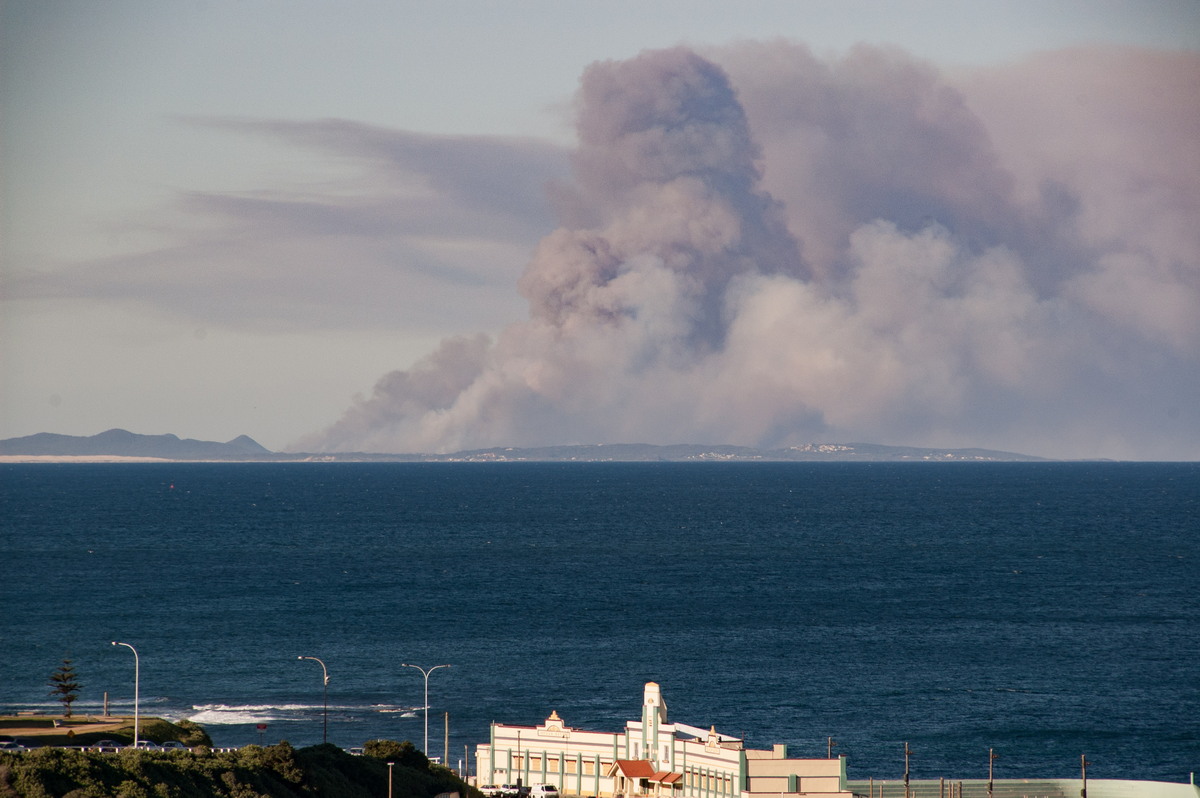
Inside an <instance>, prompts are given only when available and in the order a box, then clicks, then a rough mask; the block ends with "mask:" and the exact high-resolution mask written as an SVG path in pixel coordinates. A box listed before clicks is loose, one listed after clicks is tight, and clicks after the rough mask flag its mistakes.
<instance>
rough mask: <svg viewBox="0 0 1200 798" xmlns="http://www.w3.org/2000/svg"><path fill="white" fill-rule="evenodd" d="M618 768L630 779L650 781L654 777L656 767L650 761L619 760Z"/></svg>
mask: <svg viewBox="0 0 1200 798" xmlns="http://www.w3.org/2000/svg"><path fill="white" fill-rule="evenodd" d="M616 765H617V768H618V769H619V770H620V771H621V775H622V776H624V777H625V778H629V779H649V778H652V777H653V776H654V766H653V765H651V764H650V760H649V759H618V760H617V761H616Z"/></svg>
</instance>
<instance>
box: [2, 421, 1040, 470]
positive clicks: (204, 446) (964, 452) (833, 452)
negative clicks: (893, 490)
mask: <svg viewBox="0 0 1200 798" xmlns="http://www.w3.org/2000/svg"><path fill="white" fill-rule="evenodd" d="M1045 459H1046V458H1042V457H1034V456H1032V455H1026V454H1017V453H1015V452H1001V451H995V450H992V449H976V448H968V449H934V448H924V447H918V446H884V445H881V444H876V443H808V444H803V445H801V446H789V447H786V448H780V449H756V448H753V447H748V446H720V445H706V444H673V445H654V444H646V443H617V444H580V445H568V446H536V447H527V448H520V447H494V448H490V449H472V450H468V451H461V452H454V453H451V454H377V453H370V452H323V453H306V452H272V451H270V450H269V449H266V448H265V447H263V446H261V445H259V444H258V443H257V442H256V441H255V440H254V439H253V438H250V437H248V436H246V435H239V436H238V437H236V438H234V439H233V440H231V441H226V442H224V443H219V442H216V441H200V440H195V439H192V438H180V437H178V436H176V435H139V434H137V433H134V432H129V431H127V430H123V429H110V430H108V431H107V432H101V433H100V434H99V435H91V436H77V435H57V434H54V433H49V432H41V433H38V434H36V435H27V436H25V437H21V438H7V439H5V440H0V461H3V462H66V461H73V462H138V461H149V462H154V461H205V462H407V463H422V462H572V461H574V462H703V461H709V462H719V461H760V462H847V461H858V462H898V461H907V462H920V461H940V462H1033V461H1042V460H1045Z"/></svg>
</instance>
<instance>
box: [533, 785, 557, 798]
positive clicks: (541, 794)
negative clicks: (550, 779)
mask: <svg viewBox="0 0 1200 798" xmlns="http://www.w3.org/2000/svg"><path fill="white" fill-rule="evenodd" d="M529 796H530V798H558V787H555V786H554V785H553V784H535V785H533V787H532V788H531V789H530V790H529Z"/></svg>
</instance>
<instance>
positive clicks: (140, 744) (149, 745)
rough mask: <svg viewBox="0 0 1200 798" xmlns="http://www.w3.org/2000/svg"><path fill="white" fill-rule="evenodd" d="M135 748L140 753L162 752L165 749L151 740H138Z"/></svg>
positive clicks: (134, 745)
mask: <svg viewBox="0 0 1200 798" xmlns="http://www.w3.org/2000/svg"><path fill="white" fill-rule="evenodd" d="M133 747H134V748H136V749H137V750H139V751H161V750H163V747H162V746H161V745H159V744H158V743H156V742H153V741H151V740H138V741H137V742H136V743H134V744H133Z"/></svg>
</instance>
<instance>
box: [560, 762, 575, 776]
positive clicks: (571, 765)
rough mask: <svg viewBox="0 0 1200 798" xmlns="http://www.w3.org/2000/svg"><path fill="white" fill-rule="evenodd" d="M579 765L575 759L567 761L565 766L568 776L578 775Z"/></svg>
mask: <svg viewBox="0 0 1200 798" xmlns="http://www.w3.org/2000/svg"><path fill="white" fill-rule="evenodd" d="M578 764H579V763H578V762H576V761H575V760H574V759H567V760H564V761H563V765H564V766H566V771H567V775H568V776H574V775H575V774H576V773H578V772H579V768H578Z"/></svg>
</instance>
